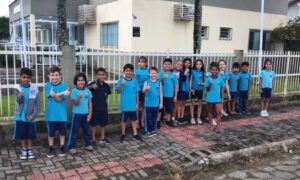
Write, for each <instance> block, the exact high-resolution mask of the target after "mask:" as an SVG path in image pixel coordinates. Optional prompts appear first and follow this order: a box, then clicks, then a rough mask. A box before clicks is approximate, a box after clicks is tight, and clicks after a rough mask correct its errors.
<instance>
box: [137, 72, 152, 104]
mask: <svg viewBox="0 0 300 180" xmlns="http://www.w3.org/2000/svg"><path fill="white" fill-rule="evenodd" d="M135 78H136V80H137V82H138V84H139V86H140V91H139V101H141V102H144V101H145V94H144V93H143V92H142V89H143V86H144V82H145V81H147V80H148V79H149V69H148V68H138V69H137V70H136V71H135Z"/></svg>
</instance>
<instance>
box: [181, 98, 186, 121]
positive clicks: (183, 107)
mask: <svg viewBox="0 0 300 180" xmlns="http://www.w3.org/2000/svg"><path fill="white" fill-rule="evenodd" d="M184 111H185V100H183V101H182V102H181V118H184Z"/></svg>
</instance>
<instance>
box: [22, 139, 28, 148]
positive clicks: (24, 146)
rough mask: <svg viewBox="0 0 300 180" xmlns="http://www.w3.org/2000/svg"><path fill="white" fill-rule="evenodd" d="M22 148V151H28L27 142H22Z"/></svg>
mask: <svg viewBox="0 0 300 180" xmlns="http://www.w3.org/2000/svg"><path fill="white" fill-rule="evenodd" d="M21 146H22V149H27V143H26V140H21Z"/></svg>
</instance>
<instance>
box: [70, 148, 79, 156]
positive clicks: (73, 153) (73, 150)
mask: <svg viewBox="0 0 300 180" xmlns="http://www.w3.org/2000/svg"><path fill="white" fill-rule="evenodd" d="M69 152H70V154H72V155H75V154H76V153H77V151H76V149H70V150H69Z"/></svg>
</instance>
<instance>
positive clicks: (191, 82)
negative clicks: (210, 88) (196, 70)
mask: <svg viewBox="0 0 300 180" xmlns="http://www.w3.org/2000/svg"><path fill="white" fill-rule="evenodd" d="M192 84H193V76H191V79H190V91H191V93H192V94H195V90H194V89H193V88H192Z"/></svg>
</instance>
